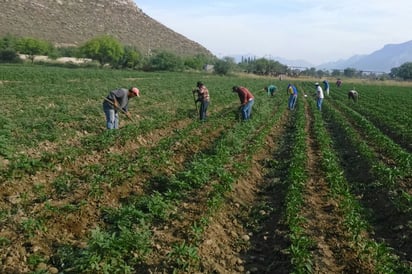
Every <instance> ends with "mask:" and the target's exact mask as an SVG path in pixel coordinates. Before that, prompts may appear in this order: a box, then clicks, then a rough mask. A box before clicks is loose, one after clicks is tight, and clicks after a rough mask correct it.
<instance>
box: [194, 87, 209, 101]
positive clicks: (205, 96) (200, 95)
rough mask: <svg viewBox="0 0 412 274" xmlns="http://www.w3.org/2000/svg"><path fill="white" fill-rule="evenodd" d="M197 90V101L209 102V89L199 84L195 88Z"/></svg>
mask: <svg viewBox="0 0 412 274" xmlns="http://www.w3.org/2000/svg"><path fill="white" fill-rule="evenodd" d="M196 92H197V100H198V101H204V102H209V101H210V95H209V90H208V89H207V87H206V86H204V85H203V86H200V87H199V88H198V89H196Z"/></svg>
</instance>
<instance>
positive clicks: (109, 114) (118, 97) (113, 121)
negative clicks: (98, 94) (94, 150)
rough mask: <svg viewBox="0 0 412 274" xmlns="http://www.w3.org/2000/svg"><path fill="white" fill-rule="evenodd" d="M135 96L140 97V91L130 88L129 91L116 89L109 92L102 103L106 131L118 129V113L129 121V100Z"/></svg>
mask: <svg viewBox="0 0 412 274" xmlns="http://www.w3.org/2000/svg"><path fill="white" fill-rule="evenodd" d="M136 96H137V97H140V91H139V89H138V88H136V87H131V88H130V89H129V90H127V89H125V88H118V89H115V90H112V91H110V93H109V95H107V97H106V98H105V99H104V101H103V111H104V114H105V115H106V127H107V129H118V128H119V111H121V112H123V113H124V114H125V115H126V116H127V117H128V118H130V119H131V115H130V112H129V110H128V105H129V100H130V99H131V98H133V97H136Z"/></svg>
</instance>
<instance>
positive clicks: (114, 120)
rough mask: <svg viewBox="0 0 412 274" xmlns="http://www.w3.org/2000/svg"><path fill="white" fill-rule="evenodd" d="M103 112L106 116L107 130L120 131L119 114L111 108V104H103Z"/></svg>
mask: <svg viewBox="0 0 412 274" xmlns="http://www.w3.org/2000/svg"><path fill="white" fill-rule="evenodd" d="M103 111H104V114H105V115H106V127H107V129H118V128H119V113H118V112H117V111H116V110H115V109H114V108H113V107H112V106H110V104H109V103H106V102H104V103H103Z"/></svg>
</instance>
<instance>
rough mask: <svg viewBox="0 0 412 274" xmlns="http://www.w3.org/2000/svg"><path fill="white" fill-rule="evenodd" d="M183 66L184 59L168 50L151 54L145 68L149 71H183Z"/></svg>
mask: <svg viewBox="0 0 412 274" xmlns="http://www.w3.org/2000/svg"><path fill="white" fill-rule="evenodd" d="M183 68H184V63H183V59H182V58H181V57H179V56H177V55H175V54H173V53H171V52H167V51H161V52H159V53H157V54H155V55H153V56H151V57H150V58H149V59H148V60H147V63H146V64H145V66H144V69H145V70H148V71H162V70H163V71H181V70H183Z"/></svg>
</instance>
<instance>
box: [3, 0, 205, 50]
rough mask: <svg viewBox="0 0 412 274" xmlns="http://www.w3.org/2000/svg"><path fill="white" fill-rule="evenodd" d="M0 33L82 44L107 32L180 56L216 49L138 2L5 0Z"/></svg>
mask: <svg viewBox="0 0 412 274" xmlns="http://www.w3.org/2000/svg"><path fill="white" fill-rule="evenodd" d="M0 15H1V16H0V36H5V35H7V34H11V35H14V36H24V37H33V38H38V39H44V40H47V41H50V42H52V43H54V44H55V45H58V46H59V45H60V46H70V45H73V46H79V45H81V44H82V43H84V42H85V41H87V40H89V39H91V38H93V37H95V36H100V35H104V34H108V35H112V36H114V37H116V38H117V39H118V40H119V41H121V42H122V43H123V44H125V45H133V46H135V47H137V48H138V49H139V51H140V52H141V53H142V54H147V53H150V52H151V51H153V50H168V51H170V52H173V53H175V54H178V55H195V54H198V53H203V54H207V55H212V53H211V52H210V51H209V50H207V49H206V48H204V47H203V46H202V45H200V44H198V43H196V42H194V41H192V40H190V39H188V38H187V37H184V36H183V35H181V34H179V33H176V32H175V31H173V30H171V29H169V28H168V27H166V26H164V25H162V24H161V23H159V22H158V21H156V20H154V19H153V18H151V17H149V16H148V15H146V14H145V13H144V12H143V11H142V10H140V9H139V7H138V6H137V5H136V4H135V3H134V1H132V0H93V1H90V0H30V1H28V0H1V1H0Z"/></svg>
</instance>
